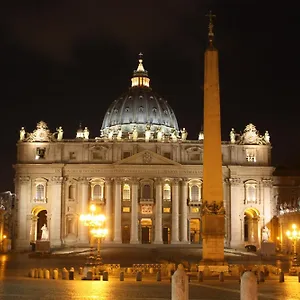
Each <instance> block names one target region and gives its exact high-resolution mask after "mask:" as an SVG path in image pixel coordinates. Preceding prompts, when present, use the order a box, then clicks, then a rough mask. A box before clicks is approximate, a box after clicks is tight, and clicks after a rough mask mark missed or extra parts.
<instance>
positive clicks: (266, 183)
mask: <svg viewBox="0 0 300 300" xmlns="http://www.w3.org/2000/svg"><path fill="white" fill-rule="evenodd" d="M261 182H262V184H263V186H266V187H272V186H273V180H272V179H271V178H262V180H261Z"/></svg>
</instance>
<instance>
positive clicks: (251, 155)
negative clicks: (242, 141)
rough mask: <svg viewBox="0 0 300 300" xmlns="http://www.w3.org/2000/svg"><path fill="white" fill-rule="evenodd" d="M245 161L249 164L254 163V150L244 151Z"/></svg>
mask: <svg viewBox="0 0 300 300" xmlns="http://www.w3.org/2000/svg"><path fill="white" fill-rule="evenodd" d="M246 159H247V161H249V162H256V149H246Z"/></svg>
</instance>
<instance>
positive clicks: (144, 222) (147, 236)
mask: <svg viewBox="0 0 300 300" xmlns="http://www.w3.org/2000/svg"><path fill="white" fill-rule="evenodd" d="M141 237H142V238H141V241H142V244H151V240H152V220H151V219H150V218H143V219H141Z"/></svg>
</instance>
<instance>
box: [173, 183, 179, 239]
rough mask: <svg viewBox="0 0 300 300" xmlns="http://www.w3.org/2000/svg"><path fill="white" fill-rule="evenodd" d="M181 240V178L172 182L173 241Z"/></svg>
mask: <svg viewBox="0 0 300 300" xmlns="http://www.w3.org/2000/svg"><path fill="white" fill-rule="evenodd" d="M178 242H179V179H177V178H175V179H173V182H172V236H171V243H172V244H174V243H175V244H176V243H178Z"/></svg>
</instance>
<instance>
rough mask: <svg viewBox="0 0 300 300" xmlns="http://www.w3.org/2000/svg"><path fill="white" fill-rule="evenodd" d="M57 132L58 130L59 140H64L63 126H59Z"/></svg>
mask: <svg viewBox="0 0 300 300" xmlns="http://www.w3.org/2000/svg"><path fill="white" fill-rule="evenodd" d="M56 130H57V140H58V141H61V140H62V139H63V134H64V131H63V129H62V127H61V126H59V127H58V128H57V129H56Z"/></svg>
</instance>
